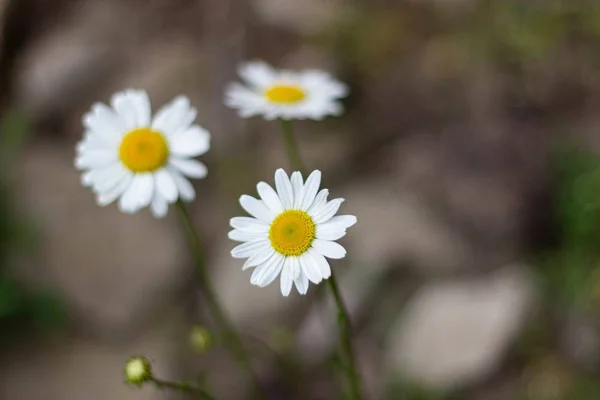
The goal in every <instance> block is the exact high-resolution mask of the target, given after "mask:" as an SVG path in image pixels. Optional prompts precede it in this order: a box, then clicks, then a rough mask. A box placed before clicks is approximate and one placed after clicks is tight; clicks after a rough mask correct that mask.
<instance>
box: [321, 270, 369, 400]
mask: <svg viewBox="0 0 600 400" xmlns="http://www.w3.org/2000/svg"><path fill="white" fill-rule="evenodd" d="M327 282H328V283H329V287H330V288H331V293H332V294H333V298H334V299H335V304H336V306H337V309H338V324H339V325H340V344H341V346H342V350H343V351H344V353H345V355H346V366H345V371H346V375H347V377H348V382H349V384H350V394H351V396H352V399H353V400H358V399H360V398H361V396H360V392H361V390H360V380H359V377H358V372H357V371H356V357H355V356H354V346H352V325H351V323H350V318H349V316H348V311H347V309H346V305H345V304H344V299H342V295H341V293H340V287H339V285H338V283H337V279H336V278H335V275H334V273H333V271H331V276H330V277H329V279H328V280H327Z"/></svg>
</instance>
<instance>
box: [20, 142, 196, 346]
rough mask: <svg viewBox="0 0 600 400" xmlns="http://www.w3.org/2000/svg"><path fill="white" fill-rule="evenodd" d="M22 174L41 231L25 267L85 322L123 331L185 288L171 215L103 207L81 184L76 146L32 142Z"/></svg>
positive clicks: (100, 329) (24, 194)
mask: <svg viewBox="0 0 600 400" xmlns="http://www.w3.org/2000/svg"><path fill="white" fill-rule="evenodd" d="M18 177H19V184H18V186H19V193H18V197H19V198H20V200H21V202H22V207H23V209H24V211H26V212H28V213H29V214H30V215H31V216H32V217H31V218H32V219H33V220H34V221H36V223H37V224H38V229H39V231H40V234H41V235H42V240H41V241H40V243H39V245H38V248H37V250H38V251H37V252H36V254H35V255H33V256H32V258H31V259H30V260H28V261H29V262H28V263H27V264H28V265H26V266H24V267H27V268H26V269H25V271H23V270H22V269H21V272H22V273H24V275H25V276H26V278H25V279H27V280H29V281H32V282H35V283H36V284H39V285H42V286H46V287H50V288H54V289H56V290H57V291H59V293H61V294H62V295H63V296H64V297H65V299H66V301H67V304H68V307H69V311H71V312H72V313H73V314H74V315H75V316H76V318H77V319H79V320H81V322H82V323H83V324H84V325H90V326H91V328H93V329H94V331H95V332H97V333H102V334H107V335H119V333H121V334H122V333H123V331H127V330H129V329H132V328H133V327H136V321H139V320H140V319H141V320H144V318H146V316H147V315H148V314H149V313H155V312H156V311H157V309H159V308H162V307H163V306H164V304H165V300H166V299H168V298H169V296H171V295H173V294H174V293H176V292H178V291H180V290H181V288H182V286H183V285H184V284H185V281H186V280H187V277H188V276H189V274H190V273H191V270H190V271H188V270H187V268H188V267H189V264H188V262H187V261H188V252H187V249H186V247H185V241H184V240H183V239H182V238H181V236H180V232H179V230H178V229H176V226H174V225H173V224H172V222H173V221H172V220H171V219H170V218H167V219H165V220H155V219H154V218H153V217H152V216H151V214H150V212H149V211H148V210H144V211H142V212H140V213H138V214H136V215H125V214H123V213H121V212H120V211H118V209H117V207H116V205H112V206H109V207H106V208H101V207H99V206H97V205H96V203H95V199H94V196H93V194H92V193H91V191H90V190H89V189H87V188H84V187H82V186H81V183H80V180H81V178H80V173H79V172H77V171H76V170H75V168H74V167H73V153H72V150H71V147H70V146H69V147H67V148H61V147H59V146H56V145H44V144H38V145H36V146H33V147H32V148H30V149H28V151H26V152H25V154H24V155H23V157H22V158H21V161H20V165H19V168H18ZM172 213H173V210H171V214H172ZM138 328H139V327H138Z"/></svg>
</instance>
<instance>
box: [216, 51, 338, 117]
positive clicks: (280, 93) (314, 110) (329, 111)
mask: <svg viewBox="0 0 600 400" xmlns="http://www.w3.org/2000/svg"><path fill="white" fill-rule="evenodd" d="M239 75H240V77H241V78H242V81H243V82H244V84H240V83H231V84H230V85H229V86H228V87H227V89H226V90H225V104H226V105H227V106H228V107H231V108H234V109H237V110H238V113H239V115H240V117H242V118H248V117H253V116H256V115H262V116H263V117H264V118H265V119H268V120H274V119H285V120H293V119H313V120H321V119H323V118H325V117H326V116H328V115H340V114H341V113H342V111H343V108H342V105H341V104H340V102H339V99H341V98H343V97H346V96H347V94H348V87H347V86H346V85H344V84H343V83H341V82H338V81H337V80H335V79H334V78H332V77H331V75H329V74H328V73H327V72H325V71H320V70H314V69H312V70H306V71H299V72H296V71H289V70H276V69H274V68H272V67H271V66H269V65H268V64H266V63H264V62H262V61H253V62H248V63H245V64H242V65H241V66H240V68H239Z"/></svg>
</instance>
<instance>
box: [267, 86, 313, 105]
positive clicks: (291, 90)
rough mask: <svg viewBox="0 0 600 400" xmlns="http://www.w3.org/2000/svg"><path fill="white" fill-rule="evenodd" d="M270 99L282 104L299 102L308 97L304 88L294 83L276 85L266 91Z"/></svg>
mask: <svg viewBox="0 0 600 400" xmlns="http://www.w3.org/2000/svg"><path fill="white" fill-rule="evenodd" d="M265 96H266V97H267V99H269V101H271V102H273V103H280V104H293V103H298V102H300V101H302V100H304V98H305V97H306V93H305V92H304V90H303V89H302V88H299V87H298V86H293V85H275V86H271V87H270V88H269V89H267V90H266V91H265Z"/></svg>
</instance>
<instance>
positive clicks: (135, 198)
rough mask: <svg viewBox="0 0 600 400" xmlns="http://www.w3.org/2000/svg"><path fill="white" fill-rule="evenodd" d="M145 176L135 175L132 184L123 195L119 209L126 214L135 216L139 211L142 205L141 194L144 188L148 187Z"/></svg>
mask: <svg viewBox="0 0 600 400" xmlns="http://www.w3.org/2000/svg"><path fill="white" fill-rule="evenodd" d="M143 176H144V175H134V176H133V179H132V181H131V184H130V185H129V187H128V188H127V190H126V191H125V193H123V196H122V197H121V199H120V200H119V209H120V210H121V211H122V212H124V213H126V214H133V213H134V212H136V211H138V210H139V209H140V208H141V207H142V205H141V201H140V192H141V189H142V187H143V186H144V187H146V184H145V182H144V181H145V180H146V178H143Z"/></svg>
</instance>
